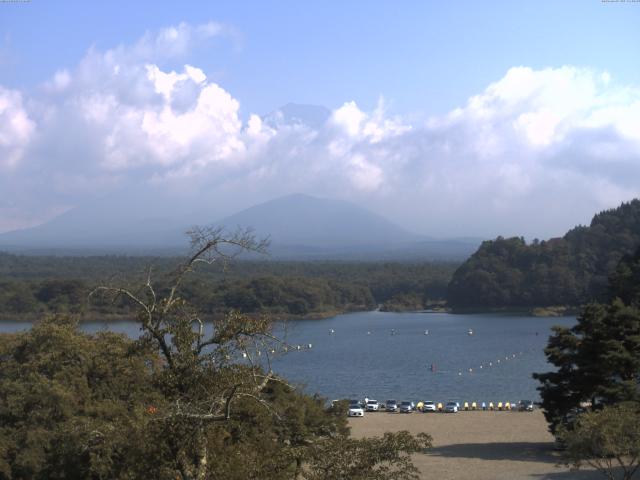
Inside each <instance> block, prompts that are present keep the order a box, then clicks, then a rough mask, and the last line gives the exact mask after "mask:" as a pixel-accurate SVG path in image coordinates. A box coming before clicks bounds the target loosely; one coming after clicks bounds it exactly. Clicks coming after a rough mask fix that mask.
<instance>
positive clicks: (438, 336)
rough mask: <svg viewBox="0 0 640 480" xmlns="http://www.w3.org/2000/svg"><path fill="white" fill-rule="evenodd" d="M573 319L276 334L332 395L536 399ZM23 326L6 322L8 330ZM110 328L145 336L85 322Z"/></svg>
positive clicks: (288, 361) (445, 317) (411, 322)
mask: <svg viewBox="0 0 640 480" xmlns="http://www.w3.org/2000/svg"><path fill="white" fill-rule="evenodd" d="M573 323H575V318H573V317H564V318H532V317H524V316H517V315H506V314H476V315H451V314H446V313H387V312H364V313H353V314H348V315H339V316H337V317H333V318H330V319H326V320H299V321H295V322H289V323H288V324H287V326H286V330H283V329H281V328H278V329H277V330H278V332H277V333H279V334H280V335H283V336H285V337H286V338H285V339H286V341H287V342H288V343H290V344H293V345H298V344H300V345H304V346H308V344H312V345H313V348H311V349H308V348H303V349H302V350H300V351H298V350H294V351H290V352H289V353H288V354H286V355H283V356H280V357H277V358H276V359H274V362H273V367H274V370H276V371H277V372H278V373H279V374H281V375H282V376H284V377H286V378H287V379H288V380H290V381H291V382H293V383H295V384H300V385H304V387H303V388H305V390H306V391H307V392H309V393H319V394H320V395H322V396H324V397H326V398H329V399H333V398H349V397H353V398H362V397H364V396H368V397H369V398H377V399H378V400H386V399H387V398H395V399H397V400H401V399H414V400H417V399H427V400H435V401H446V400H449V399H452V400H460V401H465V400H468V401H472V400H477V401H483V400H485V401H489V400H493V401H517V400H520V399H523V398H524V399H537V398H538V393H537V391H536V387H537V382H535V381H534V380H533V379H532V378H531V374H532V373H533V372H542V371H546V370H548V369H549V368H550V366H549V365H548V364H547V363H546V360H545V357H544V352H543V349H544V347H545V345H546V342H547V338H548V336H549V333H550V327H551V326H552V325H564V326H569V325H572V324H573ZM24 328H28V325H25V324H24V323H17V322H2V323H0V331H3V332H11V331H17V330H21V329H24ZM105 328H109V329H110V330H113V331H117V332H122V333H126V334H127V335H129V336H132V337H136V336H138V335H139V333H140V329H139V325H138V324H137V323H135V322H119V323H113V324H109V325H106V324H104V323H101V322H91V323H87V324H83V329H84V330H85V331H88V332H96V331H99V330H101V329H105ZM332 330H333V333H332ZM470 333H471V334H470Z"/></svg>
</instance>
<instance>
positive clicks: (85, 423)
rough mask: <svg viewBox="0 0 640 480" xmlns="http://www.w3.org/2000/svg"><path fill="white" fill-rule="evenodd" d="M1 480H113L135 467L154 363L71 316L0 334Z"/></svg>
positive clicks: (134, 348) (151, 393)
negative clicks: (83, 329) (80, 326)
mask: <svg viewBox="0 0 640 480" xmlns="http://www.w3.org/2000/svg"><path fill="white" fill-rule="evenodd" d="M0 358H1V359H2V362H0V425H1V427H0V453H1V455H0V458H1V460H0V472H1V473H0V478H6V479H12V478H32V479H48V478H114V477H120V475H119V474H118V472H119V471H120V470H121V469H125V470H127V469H130V468H132V465H133V464H132V462H136V461H137V460H138V458H136V455H135V453H130V452H129V448H130V446H131V444H132V442H137V441H140V440H141V439H142V438H143V437H144V434H143V431H144V426H145V423H146V419H145V407H146V406H147V405H149V404H153V403H155V404H157V403H159V400H160V398H159V397H158V395H157V394H156V393H155V392H154V390H153V388H152V387H151V385H150V381H149V380H150V375H151V372H152V370H153V365H154V363H155V362H156V361H157V356H156V355H155V354H154V353H153V352H150V351H148V350H145V349H142V348H140V347H139V346H138V345H136V344H134V343H133V342H131V341H130V340H129V339H128V338H126V337H124V336H122V335H117V334H113V333H109V332H102V333H99V334H96V335H86V334H83V333H80V332H79V331H78V330H77V328H76V322H75V321H74V320H73V319H71V318H69V317H53V318H48V319H45V320H43V321H42V322H40V323H38V324H36V325H34V327H33V328H32V329H31V330H30V331H28V332H25V333H18V334H13V335H0Z"/></svg>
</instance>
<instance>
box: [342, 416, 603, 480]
mask: <svg viewBox="0 0 640 480" xmlns="http://www.w3.org/2000/svg"><path fill="white" fill-rule="evenodd" d="M349 425H350V426H351V432H352V435H353V436H354V437H358V438H360V437H368V436H379V435H382V434H383V433H384V432H394V431H399V430H408V431H409V432H411V433H414V434H415V433H419V432H426V433H428V434H430V435H431V436H432V437H433V445H434V447H433V448H432V449H431V450H429V452H428V453H425V454H418V455H416V456H415V458H414V463H415V465H416V466H417V467H418V468H419V469H420V472H421V478H425V479H439V480H448V479H476V480H483V479H486V480H502V479H504V480H517V479H549V480H573V479H576V480H582V479H585V480H586V479H589V480H591V479H599V478H604V477H602V474H601V473H598V472H593V471H582V470H581V471H579V472H571V471H570V470H569V468H568V467H564V466H558V465H557V463H558V458H559V457H558V454H557V452H555V451H554V449H553V437H552V436H551V434H550V433H549V432H548V431H547V424H546V422H545V420H544V417H543V415H542V412H540V411H539V410H536V411H534V412H459V413H457V414H445V413H428V414H422V413H418V412H416V413H412V414H399V413H386V412H378V413H367V414H366V415H365V417H364V418H350V419H349Z"/></svg>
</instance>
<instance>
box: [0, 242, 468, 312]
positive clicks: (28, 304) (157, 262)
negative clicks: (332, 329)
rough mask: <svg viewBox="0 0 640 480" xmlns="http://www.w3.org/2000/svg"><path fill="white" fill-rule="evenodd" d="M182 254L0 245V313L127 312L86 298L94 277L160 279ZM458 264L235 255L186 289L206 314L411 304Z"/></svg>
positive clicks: (434, 291)
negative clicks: (56, 252)
mask: <svg viewBox="0 0 640 480" xmlns="http://www.w3.org/2000/svg"><path fill="white" fill-rule="evenodd" d="M179 261H180V259H177V258H169V257H121V256H96V257H54V256H47V257H36V256H18V255H11V254H5V253H0V315H1V318H5V319H16V318H24V317H28V318H38V317H39V316H41V315H42V314H47V313H73V314H83V315H86V317H88V318H92V317H101V318H110V317H118V316H120V317H121V316H128V315H130V314H131V312H130V311H129V307H127V306H126V305H124V304H112V303H108V302H104V301H100V300H99V299H98V300H94V301H89V293H90V292H91V290H92V289H93V288H95V287H96V286H97V285H103V284H113V283H116V282H118V281H123V280H124V279H126V280H127V281H128V282H136V281H140V280H141V279H143V278H145V277H146V275H147V274H148V272H149V268H152V275H153V277H154V278H157V279H159V280H160V281H161V279H162V278H163V277H166V276H169V275H171V273H172V271H173V269H174V268H175V265H177V264H178V263H179ZM456 267H457V264H453V263H438V262H434V263H419V264H408V263H383V262H379V263H375V262H369V263H367V262H276V261H268V260H266V261H237V262H235V263H234V265H233V268H230V269H227V270H225V271H223V270H221V269H219V268H214V267H213V266H203V268H202V269H201V270H199V271H198V272H197V273H196V274H195V275H193V276H192V278H190V279H189V281H188V282H186V283H185V285H184V292H183V294H184V296H185V297H186V298H188V299H189V301H191V302H192V303H193V304H195V305H197V306H198V308H199V309H200V310H201V311H202V312H205V313H206V314H211V315H215V314H222V313H225V312H227V311H229V310H232V309H233V310H238V311H240V312H243V313H256V312H267V313H270V314H273V315H282V316H294V317H295V316H305V317H320V316H327V315H332V314H335V313H340V312H347V311H357V310H371V309H374V308H376V307H378V306H380V307H381V308H382V309H383V310H392V311H399V310H415V309H422V308H425V307H427V306H429V305H431V304H434V303H438V302H440V301H442V300H443V299H444V297H445V295H446V288H447V284H448V282H449V280H450V279H451V276H452V274H453V272H454V271H455V268H456Z"/></svg>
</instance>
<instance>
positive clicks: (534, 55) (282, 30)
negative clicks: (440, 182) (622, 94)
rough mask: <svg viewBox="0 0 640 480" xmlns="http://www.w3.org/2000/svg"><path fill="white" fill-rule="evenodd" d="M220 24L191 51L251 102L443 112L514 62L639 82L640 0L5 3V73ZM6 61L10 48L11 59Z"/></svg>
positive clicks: (30, 82) (18, 75)
mask: <svg viewBox="0 0 640 480" xmlns="http://www.w3.org/2000/svg"><path fill="white" fill-rule="evenodd" d="M210 20H214V21H216V22H220V23H222V24H225V25H227V26H229V27H230V29H231V30H233V34H231V35H230V37H229V38H224V39H216V40H215V41H211V42H210V43H208V44H205V45H202V46H200V48H198V49H197V50H196V51H194V52H192V53H191V54H190V59H189V60H191V61H192V62H193V63H194V64H197V65H199V66H201V68H203V69H204V70H205V71H206V72H208V73H209V74H211V75H212V78H213V79H215V80H216V81H218V82H220V83H221V84H223V85H225V87H226V89H227V90H229V91H230V92H231V93H232V94H233V95H234V96H236V97H237V98H239V99H240V100H241V107H242V108H243V112H244V111H246V112H258V113H261V114H264V113H268V112H270V111H272V110H274V109H276V108H278V107H280V106H282V105H284V104H286V103H288V102H296V103H311V104H320V105H325V106H327V107H329V108H335V107H337V106H339V105H341V104H342V103H343V102H344V101H346V100H355V101H356V102H357V103H358V104H359V105H361V106H363V107H364V108H372V107H374V106H375V103H376V101H377V97H378V96H379V95H383V96H384V97H385V98H386V99H387V100H388V101H389V102H390V103H391V105H392V108H393V110H394V111H397V112H399V113H416V114H432V113H443V112H445V111H448V110H450V109H452V108H454V107H455V106H457V105H460V104H461V103H463V102H464V101H465V100H466V99H467V98H468V97H469V96H471V95H472V94H474V93H476V92H478V91H480V90H482V89H483V88H484V87H485V86H486V85H487V84H489V83H490V82H491V81H494V80H495V79H497V78H500V77H501V76H502V75H504V73H505V72H506V71H507V70H508V69H509V68H510V67H513V66H519V65H524V66H528V67H532V68H544V67H549V66H551V67H558V66H562V65H567V64H568V65H578V66H588V67H592V68H595V69H602V70H608V71H610V72H611V73H612V74H613V75H614V76H615V77H616V78H617V79H618V80H620V81H622V82H631V81H634V80H636V79H637V78H638V72H639V67H640V55H638V50H637V46H638V45H640V28H638V25H640V6H639V5H637V4H630V3H624V4H622V3H602V2H600V1H598V0H573V1H570V0H563V1H545V0H536V1H521V2H520V1H518V2H514V1H455V2H447V1H398V2H390V1H385V2H376V1H348V2H342V1H340V2H307V1H304V2H301V1H299V0H298V1H273V2H268V1H254V2H240V1H215V2H188V1H187V2H157V1H154V2H148V1H136V2H123V1H109V2H86V1H65V2H45V1H41V0H33V1H32V2H30V3H27V4H7V5H2V6H1V7H0V31H1V32H2V39H3V52H4V55H3V57H4V58H3V60H4V61H3V63H2V69H1V73H0V82H2V83H3V84H4V85H7V86H13V87H33V86H36V85H38V84H39V83H40V82H42V81H43V79H44V78H47V77H49V76H51V75H53V74H54V73H55V71H56V70H58V69H60V68H71V67H73V66H74V65H75V64H76V63H77V62H78V60H79V59H80V58H81V57H82V56H83V55H84V53H85V52H86V50H87V49H88V48H89V47H90V46H95V47H96V48H98V49H101V50H105V49H108V48H113V47H114V46H116V45H118V44H129V43H132V42H134V41H135V40H136V39H138V38H139V37H140V36H141V35H142V34H143V33H144V32H145V31H155V30H158V29H160V28H163V27H166V26H168V25H174V24H176V23H179V22H187V23H190V24H195V25H197V24H201V23H205V22H207V21H210ZM7 57H8V58H7Z"/></svg>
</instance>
